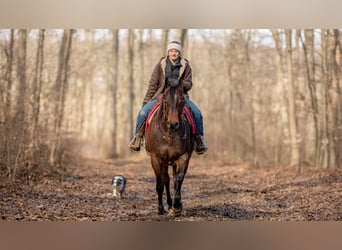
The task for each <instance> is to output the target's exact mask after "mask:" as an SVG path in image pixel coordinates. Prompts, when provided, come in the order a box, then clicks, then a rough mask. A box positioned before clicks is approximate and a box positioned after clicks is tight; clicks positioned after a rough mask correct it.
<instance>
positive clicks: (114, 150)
mask: <svg viewBox="0 0 342 250" xmlns="http://www.w3.org/2000/svg"><path fill="white" fill-rule="evenodd" d="M112 34H113V43H112V50H113V63H114V65H113V69H112V72H113V73H112V84H111V95H112V100H113V107H112V109H111V110H112V121H113V130H112V149H111V157H113V158H116V157H117V154H118V152H117V143H118V141H117V138H118V136H117V131H118V121H117V89H118V68H119V30H118V29H114V30H112Z"/></svg>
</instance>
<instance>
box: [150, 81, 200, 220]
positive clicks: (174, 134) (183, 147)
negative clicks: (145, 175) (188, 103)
mask: <svg viewBox="0 0 342 250" xmlns="http://www.w3.org/2000/svg"><path fill="white" fill-rule="evenodd" d="M159 101H160V107H159V110H157V111H156V112H157V113H156V114H155V115H154V117H153V118H152V120H151V121H150V123H149V125H148V127H147V129H146V137H145V142H146V151H147V152H148V153H149V154H150V157H151V164H152V168H153V170H154V174H155V177H156V190H157V194H158V214H159V215H163V214H164V212H165V210H164V206H163V192H164V187H165V189H166V198H167V204H168V209H169V215H174V216H179V215H180V214H181V211H182V202H181V188H182V183H183V180H184V177H185V174H186V172H187V169H188V165H189V161H190V158H191V155H192V152H193V150H194V138H193V134H192V130H191V125H190V124H189V123H188V121H187V120H186V118H185V115H184V106H185V97H184V95H183V87H182V86H178V85H174V86H170V87H169V88H168V89H166V91H165V92H164V94H163V95H162V97H161V98H160V99H159ZM169 166H172V170H173V181H174V185H173V187H174V199H173V200H172V198H171V194H170V177H169V173H168V168H169ZM172 206H173V207H172Z"/></svg>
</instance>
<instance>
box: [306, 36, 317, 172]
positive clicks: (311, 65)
mask: <svg viewBox="0 0 342 250" xmlns="http://www.w3.org/2000/svg"><path fill="white" fill-rule="evenodd" d="M304 36H305V42H303V41H302V44H303V50H304V59H305V67H306V76H307V83H308V87H309V92H310V99H311V108H312V117H313V122H314V144H315V148H314V165H315V166H319V151H320V150H319V142H320V133H319V124H318V103H317V93H316V79H315V57H314V52H315V47H314V30H313V29H305V30H304Z"/></svg>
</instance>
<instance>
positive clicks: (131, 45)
mask: <svg viewBox="0 0 342 250" xmlns="http://www.w3.org/2000/svg"><path fill="white" fill-rule="evenodd" d="M127 48H128V61H127V69H128V70H127V71H128V86H129V97H130V99H129V121H128V122H129V134H130V135H133V134H134V119H135V117H134V113H133V110H134V101H135V95H134V30H132V29H130V30H129V31H128V38H127Z"/></svg>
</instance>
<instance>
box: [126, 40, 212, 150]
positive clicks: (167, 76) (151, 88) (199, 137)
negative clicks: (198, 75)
mask: <svg viewBox="0 0 342 250" xmlns="http://www.w3.org/2000/svg"><path fill="white" fill-rule="evenodd" d="M167 54H168V55H167V57H163V58H161V59H160V61H159V63H158V64H157V65H156V66H155V67H154V69H153V72H152V75H151V78H150V81H149V85H148V89H147V92H146V95H145V98H144V101H143V105H142V108H141V110H140V111H139V113H138V117H137V124H136V129H135V135H134V137H133V139H132V140H131V142H130V143H129V147H130V149H131V150H133V151H140V146H141V144H142V139H143V136H144V123H145V120H146V118H147V116H148V114H149V112H150V111H151V109H152V108H153V106H154V105H155V104H156V102H157V97H158V96H159V95H160V94H162V93H163V92H164V91H165V89H166V88H167V87H168V86H169V85H170V82H172V81H174V82H175V83H178V82H179V83H181V84H182V86H183V88H184V95H185V96H186V104H187V105H188V107H190V109H191V111H192V116H193V117H194V119H195V124H196V128H197V131H198V132H197V134H196V135H195V141H196V148H195V151H196V153H197V154H203V153H204V152H205V151H207V149H208V146H207V145H206V143H205V142H204V131H203V118H202V113H201V111H200V110H199V109H198V108H197V107H196V105H195V104H194V103H193V102H192V101H191V100H190V99H189V95H188V91H189V90H190V89H191V88H192V69H191V67H190V64H189V61H188V60H186V59H184V58H182V57H181V54H182V45H181V44H180V43H179V42H177V41H172V42H170V43H169V44H168V46H167Z"/></svg>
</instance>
